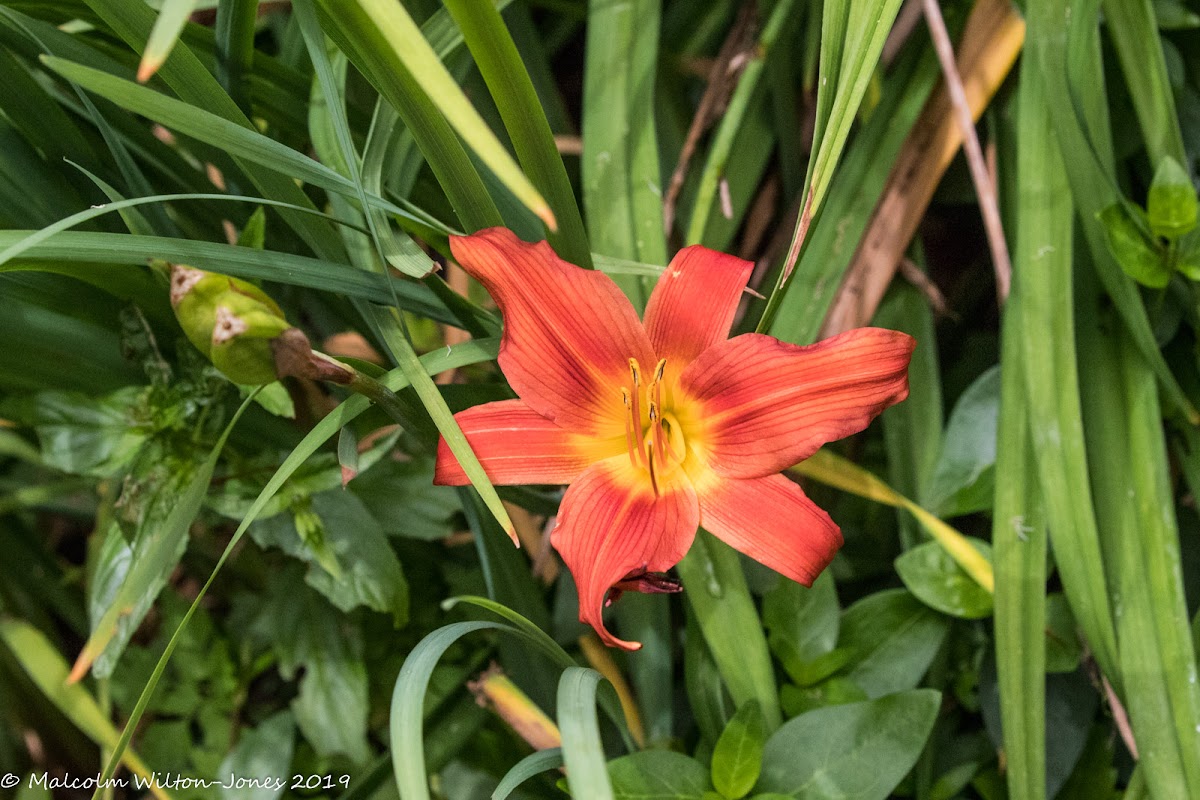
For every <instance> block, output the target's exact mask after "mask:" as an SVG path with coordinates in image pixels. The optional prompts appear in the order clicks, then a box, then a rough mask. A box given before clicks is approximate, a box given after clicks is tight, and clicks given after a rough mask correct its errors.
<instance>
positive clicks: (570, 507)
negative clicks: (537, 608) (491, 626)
mask: <svg viewBox="0 0 1200 800" xmlns="http://www.w3.org/2000/svg"><path fill="white" fill-rule="evenodd" d="M699 520H700V510H699V506H698V505H697V503H696V492H695V491H694V490H693V489H692V485H691V483H690V482H689V481H688V480H687V478H686V477H684V476H683V472H682V470H680V471H677V472H676V474H675V479H674V480H671V481H667V482H665V483H664V482H660V484H659V495H658V496H657V497H656V496H655V494H654V492H653V490H652V489H651V487H650V483H649V480H648V478H647V476H646V475H645V474H644V473H643V472H642V471H641V470H639V469H636V468H634V467H632V466H630V464H629V459H628V457H627V456H619V457H616V458H610V459H606V460H604V461H601V462H599V463H597V464H595V465H593V466H592V467H591V468H590V469H588V471H587V472H585V473H584V474H583V476H582V477H581V478H580V479H579V480H577V481H575V482H574V483H573V484H571V486H570V488H568V489H567V493H566V495H565V496H564V497H563V501H562V505H561V506H560V509H559V513H558V525H557V526H556V527H555V528H554V531H553V532H552V533H551V534H550V543H551V544H553V545H554V549H556V550H557V551H558V552H559V554H560V555H562V558H563V561H565V562H566V564H567V567H568V568H569V569H570V570H571V575H572V576H573V577H574V578H575V585H576V587H577V588H578V589H579V620H580V621H581V622H585V623H587V624H588V625H591V626H592V627H593V628H595V629H596V633H597V634H598V635H599V636H600V638H601V639H602V640H603V641H604V643H605V644H607V645H609V646H612V647H622V648H624V649H626V650H637V649H638V648H639V647H641V644H639V643H638V642H626V641H623V640H621V639H618V638H617V637H615V636H613V635H612V634H611V633H609V631H608V630H607V629H606V628H605V627H604V620H603V619H602V617H601V612H602V611H603V609H604V598H605V595H606V594H608V590H609V589H611V588H612V587H613V585H614V584H616V583H618V582H619V581H621V580H622V579H623V578H625V577H626V576H627V575H629V574H630V573H637V572H641V571H647V572H666V571H667V570H668V569H670V568H671V567H673V566H675V564H677V563H678V562H679V560H680V559H681V558H683V556H684V555H685V554H686V553H687V551H688V548H689V547H691V545H692V539H693V538H694V537H695V535H696V528H697V527H698V526H699Z"/></svg>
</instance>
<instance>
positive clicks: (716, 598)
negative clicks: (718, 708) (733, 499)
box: [676, 530, 783, 731]
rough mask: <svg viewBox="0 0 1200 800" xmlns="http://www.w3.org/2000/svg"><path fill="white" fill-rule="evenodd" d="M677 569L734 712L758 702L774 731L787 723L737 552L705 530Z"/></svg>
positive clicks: (685, 595)
mask: <svg viewBox="0 0 1200 800" xmlns="http://www.w3.org/2000/svg"><path fill="white" fill-rule="evenodd" d="M676 569H677V570H678V572H679V577H680V579H681V580H682V581H683V585H684V593H683V594H684V597H685V598H686V599H687V602H688V605H689V606H691V608H692V610H693V611H694V612H695V614H696V620H697V622H698V623H699V625H700V630H701V632H702V633H703V634H704V641H706V642H707V643H708V648H709V651H710V652H711V653H712V657H713V660H714V661H715V662H716V664H717V670H718V671H719V672H720V673H721V679H722V680H723V681H724V682H725V686H726V687H727V688H728V689H729V694H730V696H731V697H732V698H733V704H734V706H735V707H739V708H740V707H741V705H742V704H743V703H745V702H746V701H748V700H758V702H759V704H760V705H761V706H762V710H763V716H764V717H765V718H766V720H767V728H768V730H771V731H774V730H775V729H776V728H778V727H779V725H780V724H781V723H782V721H783V716H782V713H781V711H780V709H779V692H778V690H777V689H776V686H775V669H774V667H773V666H772V664H771V655H770V651H769V650H768V648H767V638H766V635H765V634H764V633H763V626H762V621H761V620H760V619H759V618H758V611H757V610H756V608H755V606H754V599H753V598H752V597H751V596H750V589H749V588H748V587H747V585H746V577H745V575H743V574H742V563H741V561H740V560H739V559H738V554H737V552H736V551H735V550H734V549H733V548H732V547H730V546H729V545H727V544H725V543H724V542H722V541H721V540H719V539H717V538H716V537H715V536H713V535H712V534H710V533H708V532H707V531H705V530H700V531H699V532H698V533H697V534H696V541H695V542H693V543H692V549H691V550H689V551H688V554H687V555H686V556H684V559H683V560H682V561H680V562H679V565H678V567H677V568H676Z"/></svg>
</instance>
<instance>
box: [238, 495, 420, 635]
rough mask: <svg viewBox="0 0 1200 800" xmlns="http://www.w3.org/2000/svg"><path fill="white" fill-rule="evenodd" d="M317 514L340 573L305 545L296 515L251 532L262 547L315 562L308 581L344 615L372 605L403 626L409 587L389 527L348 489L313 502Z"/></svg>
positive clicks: (265, 522) (279, 517) (280, 516)
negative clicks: (388, 535) (389, 538)
mask: <svg viewBox="0 0 1200 800" xmlns="http://www.w3.org/2000/svg"><path fill="white" fill-rule="evenodd" d="M312 511H313V512H314V513H315V514H316V515H317V517H318V518H319V520H320V522H321V525H322V529H323V531H324V542H323V546H324V547H326V548H328V550H329V554H330V556H331V557H332V558H333V559H336V563H337V564H339V565H341V569H339V570H338V572H339V573H340V574H334V573H332V572H331V571H330V570H329V569H327V568H326V567H325V566H323V565H322V563H321V559H320V557H319V556H318V555H317V554H316V553H314V552H313V550H312V549H311V548H310V547H309V546H308V545H307V544H306V543H305V542H303V541H302V540H301V536H299V535H298V533H297V530H296V527H295V526H294V525H293V523H292V520H291V515H289V514H278V515H276V516H274V517H271V518H270V519H266V520H263V521H262V522H260V523H258V524H257V525H255V527H254V528H252V529H251V532H252V535H254V539H255V541H256V542H258V543H259V545H260V546H271V545H273V546H276V547H280V548H282V549H283V550H284V551H285V552H287V553H288V554H289V555H291V556H293V557H295V558H300V559H302V560H304V561H308V562H311V563H310V566H309V569H308V573H307V575H306V576H305V582H306V583H307V584H308V585H309V586H312V587H313V588H314V589H316V590H317V591H319V592H321V594H323V595H325V597H326V598H327V599H328V600H329V601H330V602H331V603H333V605H335V606H336V607H338V608H339V609H341V610H342V611H350V610H351V609H353V608H356V607H358V606H366V607H367V608H371V609H374V610H375V611H379V612H382V613H385V614H390V615H391V616H392V618H393V620H394V621H395V624H396V625H397V626H401V625H403V624H404V623H405V622H407V620H408V582H407V581H406V580H405V579H404V572H403V570H402V569H401V567H400V561H399V559H397V558H396V554H395V552H393V550H392V549H391V546H390V545H389V544H388V541H387V538H386V537H385V535H384V532H383V528H382V527H381V526H380V524H379V523H378V522H376V520H375V518H374V517H373V516H371V514H370V513H368V512H367V510H366V508H364V507H363V504H362V502H361V501H359V499H358V498H357V497H356V496H355V495H354V494H352V493H350V492H346V491H343V490H342V489H334V490H332V491H327V492H321V493H320V494H317V495H315V496H313V498H312Z"/></svg>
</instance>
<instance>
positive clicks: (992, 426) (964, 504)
mask: <svg viewBox="0 0 1200 800" xmlns="http://www.w3.org/2000/svg"><path fill="white" fill-rule="evenodd" d="M999 411H1000V368H999V367H993V368H992V369H989V370H988V371H987V372H985V373H983V374H982V375H980V376H979V377H978V378H976V379H975V381H974V383H972V384H971V385H970V386H968V387H967V390H966V391H965V392H963V393H962V396H961V397H960V398H959V399H958V402H957V403H955V405H954V411H953V412H951V414H950V421H949V422H948V423H947V424H946V433H945V436H943V437H942V451H941V453H939V454H938V460H937V466H936V467H935V468H934V472H933V480H932V484H931V486H930V488H929V507H930V508H933V509H934V510H936V512H937V513H938V514H939V515H940V516H946V517H952V516H958V515H960V514H971V513H975V512H977V511H983V510H985V509H988V508H991V506H992V500H993V498H992V495H993V486H994V479H993V474H994V469H995V464H996V425H997V419H998V415H999Z"/></svg>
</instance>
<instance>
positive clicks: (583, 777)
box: [556, 667, 613, 800]
mask: <svg viewBox="0 0 1200 800" xmlns="http://www.w3.org/2000/svg"><path fill="white" fill-rule="evenodd" d="M602 680H604V676H602V675H601V674H600V673H599V672H597V671H596V670H594V669H591V668H589V667H567V668H566V669H565V670H564V671H563V674H562V677H561V678H559V681H558V711H557V714H556V716H557V717H558V727H559V730H561V731H562V753H563V762H564V764H565V765H566V768H567V775H568V778H567V782H568V783H569V784H570V785H571V786H572V787H573V788H572V791H571V794H572V795H574V796H576V797H583V796H585V795H586V796H587V797H589V798H595V800H613V789H612V782H611V781H610V780H609V777H608V767H607V765H606V764H605V761H604V745H603V744H602V743H601V742H600V727H599V722H598V720H597V719H596V690H597V688H598V687H599V685H600V681H602ZM585 787H586V788H585Z"/></svg>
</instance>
